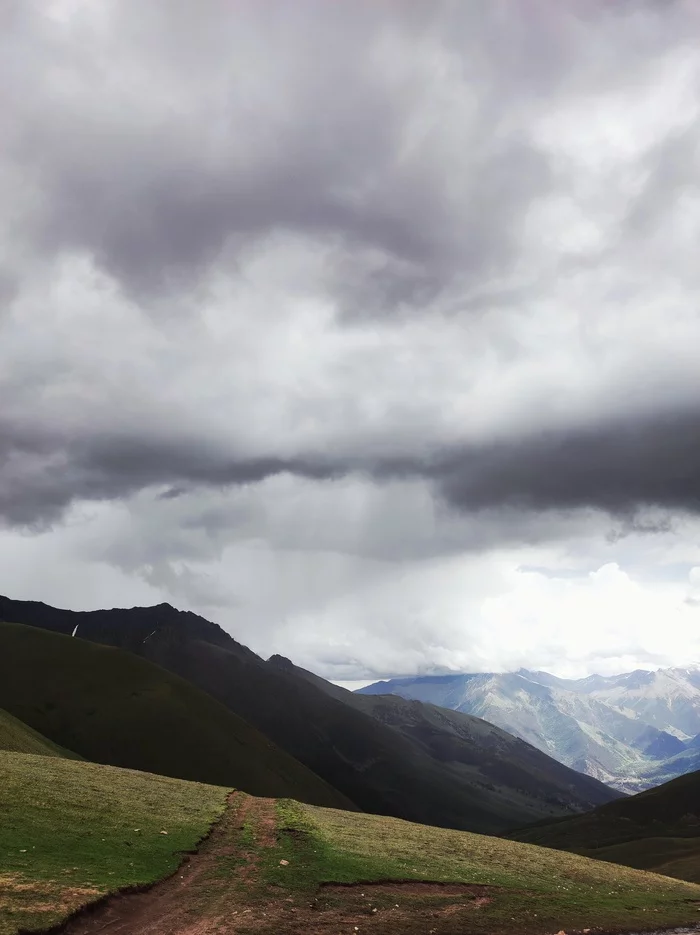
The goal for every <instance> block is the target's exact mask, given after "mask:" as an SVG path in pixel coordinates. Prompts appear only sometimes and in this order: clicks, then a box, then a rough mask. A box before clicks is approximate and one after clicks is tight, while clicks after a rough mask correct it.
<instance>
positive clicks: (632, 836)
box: [510, 772, 700, 883]
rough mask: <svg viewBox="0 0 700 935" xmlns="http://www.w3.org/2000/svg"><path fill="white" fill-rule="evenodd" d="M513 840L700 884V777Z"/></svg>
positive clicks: (689, 777) (679, 780) (693, 775)
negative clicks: (567, 851)
mask: <svg viewBox="0 0 700 935" xmlns="http://www.w3.org/2000/svg"><path fill="white" fill-rule="evenodd" d="M510 837H513V838H516V837H517V839H518V840H520V841H526V842H529V843H532V844H540V845H544V846H546V847H552V848H558V849H561V850H569V851H574V852H577V853H581V854H587V855H589V856H591V857H596V858H599V859H601V860H609V861H613V862H615V863H621V864H627V865H629V866H632V867H639V868H640V869H644V870H654V871H656V872H658V873H664V874H668V875H669V876H675V877H679V878H680V879H684V880H692V881H693V882H696V883H700V772H696V773H689V774H687V775H685V776H679V777H678V778H677V779H673V780H672V781H671V782H668V783H665V784H664V785H663V786H658V787H657V788H655V789H649V790H648V791H647V792H642V793H640V794H639V795H635V796H631V797H630V798H628V799H621V800H619V801H617V802H611V803H610V804H608V805H603V806H601V807H600V808H597V809H595V810H594V811H592V812H587V813H586V814H584V815H576V816H574V817H573V818H566V819H559V820H558V821H554V822H548V823H543V822H540V823H538V824H537V825H533V826H532V827H530V828H522V829H520V830H519V831H516V832H513V833H512V834H511V835H510Z"/></svg>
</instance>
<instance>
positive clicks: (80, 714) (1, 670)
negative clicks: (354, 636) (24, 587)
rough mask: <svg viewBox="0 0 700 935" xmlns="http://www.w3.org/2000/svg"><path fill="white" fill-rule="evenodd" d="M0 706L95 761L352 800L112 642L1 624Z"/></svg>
mask: <svg viewBox="0 0 700 935" xmlns="http://www.w3.org/2000/svg"><path fill="white" fill-rule="evenodd" d="M0 707H3V708H5V709H6V710H7V711H9V712H10V713H11V714H12V715H14V717H16V718H19V719H20V720H21V721H23V722H24V723H25V724H28V725H29V726H30V727H32V728H33V729H34V730H36V731H39V732H40V733H41V734H43V735H44V736H45V737H48V738H49V739H50V740H51V741H53V742H54V743H55V744H59V745H60V746H62V747H65V748H67V749H69V750H73V751H75V752H76V753H78V754H80V755H81V756H83V757H85V759H88V760H92V761H93V762H96V763H108V764H111V765H114V766H123V767H129V768H132V769H141V770H146V771H148V772H152V773H160V774H162V775H165V776H173V777H176V778H179V779H189V780H194V781H197V782H208V783H212V784H215V785H225V786H236V787H238V788H240V789H244V790H245V791H247V792H252V793H256V794H260V795H290V796H293V797H295V798H298V799H301V800H304V801H311V802H314V803H317V804H322V805H338V806H341V807H347V808H351V807H352V805H351V803H349V802H348V800H347V799H346V798H345V797H344V796H342V795H340V794H339V793H337V792H336V791H335V790H334V789H332V788H331V787H330V786H328V785H327V784H326V783H325V782H324V781H323V780H321V779H319V777H318V776H316V775H314V773H312V772H311V771H310V770H309V769H308V768H306V767H305V766H303V765H302V764H301V763H298V762H297V761H296V760H294V759H293V758H292V757H291V756H289V754H287V753H285V752H284V751H283V750H281V749H279V747H277V746H275V744H273V743H272V742H271V741H269V740H268V739H267V738H266V737H264V736H263V735H262V734H260V732H259V731H257V730H256V729H255V728H253V727H251V726H250V725H249V724H247V723H246V722H245V721H244V720H242V719H241V718H240V717H238V716H237V715H235V714H234V713H233V712H231V711H229V710H228V709H227V708H225V707H224V706H223V705H222V704H220V703H219V702H217V701H215V700H214V699H213V698H211V697H210V696H209V695H207V694H206V693H205V692H203V691H201V690H200V689H198V688H196V687H195V686H194V685H191V684H190V683H189V682H186V681H185V680H184V679H181V678H179V677H178V676H176V675H173V674H172V673H170V672H166V671H165V670H164V669H161V668H159V667H158V666H156V665H154V664H153V663H151V662H148V661H146V660H145V659H141V658H138V657H136V656H134V655H132V654H131V653H127V652H123V651H122V650H119V649H114V648H112V647H107V646H99V645H96V644H94V643H89V642H87V641H85V640H81V639H78V638H75V639H73V638H71V637H69V636H62V635H60V634H57V633H51V632H49V631H47V630H41V629H37V628H35V627H25V626H22V625H19V624H0Z"/></svg>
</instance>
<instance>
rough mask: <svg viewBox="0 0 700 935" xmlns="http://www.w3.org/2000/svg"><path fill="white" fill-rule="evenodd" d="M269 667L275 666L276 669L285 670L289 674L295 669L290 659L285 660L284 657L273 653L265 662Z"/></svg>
mask: <svg viewBox="0 0 700 935" xmlns="http://www.w3.org/2000/svg"><path fill="white" fill-rule="evenodd" d="M267 661H268V662H269V663H270V665H272V666H275V668H277V669H285V670H286V671H287V672H291V671H292V670H293V669H295V668H296V666H295V665H294V663H293V662H292V660H291V659H287V657H286V656H280V655H279V653H275V654H274V655H272V656H270V658H269V659H268V660H267Z"/></svg>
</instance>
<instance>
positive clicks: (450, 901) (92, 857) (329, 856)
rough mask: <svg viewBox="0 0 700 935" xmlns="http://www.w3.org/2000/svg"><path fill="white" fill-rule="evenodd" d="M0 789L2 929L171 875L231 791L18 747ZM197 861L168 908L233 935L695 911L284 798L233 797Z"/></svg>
mask: <svg viewBox="0 0 700 935" xmlns="http://www.w3.org/2000/svg"><path fill="white" fill-rule="evenodd" d="M0 789H2V797H1V799H0V802H1V805H0V866H1V867H2V875H0V935H17V932H18V930H19V929H29V930H31V929H32V928H38V929H44V928H45V927H47V926H49V925H51V924H54V923H56V922H58V921H59V920H61V919H62V918H64V917H65V916H66V915H67V914H68V913H70V911H71V910H73V909H75V908H76V907H78V906H80V905H82V904H84V903H86V902H90V901H92V900H95V899H97V898H99V896H101V895H102V894H104V893H107V892H110V891H113V890H117V889H122V888H124V887H129V886H138V885H143V884H147V883H149V882H152V881H154V880H157V879H160V878H162V877H164V876H166V875H168V874H169V873H171V872H172V871H174V870H175V868H176V867H177V865H178V863H179V861H180V859H181V855H182V853H183V852H184V851H190V850H192V849H193V848H194V847H195V845H196V843H197V841H198V840H200V839H201V838H202V837H203V836H204V835H205V834H206V832H207V830H208V829H209V827H210V826H211V824H212V822H213V821H214V820H215V819H216V818H217V816H219V815H221V814H222V812H223V809H224V803H225V797H226V791H227V790H225V789H223V788H219V787H213V786H206V785H199V784H195V783H189V782H181V781H178V780H175V779H169V778H165V777H163V776H155V775H149V774H147V773H139V772H135V771H131V770H123V769H116V768H113V767H108V766H99V765H96V764H92V763H84V762H75V761H71V760H65V759H61V758H59V757H39V756H33V755H27V754H17V753H0ZM163 831H167V834H165V835H164V834H162V833H161V832H163ZM204 855H205V856H204V858H203V859H204V860H205V864H204V866H203V868H202V871H201V872H200V874H199V875H195V876H194V877H193V878H192V879H193V880H194V881H195V882H194V883H193V884H192V886H191V888H189V889H184V890H183V889H181V886H180V885H178V886H176V887H174V888H171V889H170V890H169V891H168V892H169V896H168V899H169V900H170V901H169V902H168V904H167V905H168V909H169V910H170V909H172V910H173V911H174V913H175V915H174V916H173V917H174V918H178V919H179V920H185V922H186V923H187V925H192V924H195V923H197V924H200V925H201V926H203V927H207V926H209V927H210V928H211V926H214V927H216V925H220V924H221V923H222V920H224V919H226V918H231V917H232V916H233V914H234V913H237V914H239V916H238V921H237V925H238V926H239V927H238V928H237V931H240V932H241V933H248V932H251V933H252V932H255V933H257V935H272V933H273V932H274V933H275V935H280V933H285V932H288V933H292V932H295V933H298V932H300V931H321V930H323V931H344V930H349V931H352V930H360V926H359V925H358V921H359V922H360V923H362V926H363V927H362V931H374V932H375V933H379V932H381V933H382V935H399V933H401V935H419V933H420V935H425V933H427V932H431V931H432V932H434V933H439V935H457V933H463V932H464V931H469V932H470V933H472V935H487V933H492V932H494V931H498V932H500V933H502V935H544V933H551V932H557V931H559V930H561V929H565V930H567V931H572V930H582V929H584V928H590V929H592V930H593V931H598V932H600V931H606V932H615V931H630V930H636V931H643V930H644V929H660V928H664V927H670V926H678V925H684V924H685V925H687V924H689V923H693V922H697V920H698V917H699V916H698V909H699V908H700V886H695V885H693V884H690V883H685V882H681V881H678V880H672V879H669V878H667V877H661V876H658V875H655V874H649V873H644V872H640V871H636V870H632V869H629V868H626V867H619V866H616V865H613V864H610V863H604V862H600V861H593V860H589V859H587V858H585V857H581V856H578V855H574V854H563V853H560V852H556V851H553V850H549V849H545V848H540V847H533V846H530V845H526V844H521V843H519V842H513V841H507V840H503V839H501V838H493V837H487V836H484V835H478V834H472V833H469V832H459V831H451V830H447V829H441V828H434V827H428V826H425V825H418V824H413V823H411V822H406V821H402V820H400V819H395V818H386V817H382V816H377V815H367V814H358V813H356V812H344V811H340V810H337V809H329V808H321V807H316V806H309V805H303V804H300V803H299V802H296V801H293V800H289V799H282V800H277V801H276V802H274V801H273V800H269V799H255V798H252V797H250V796H246V795H243V794H241V793H237V796H236V799H235V804H234V805H233V806H232V807H231V808H230V809H229V810H228V812H227V814H226V816H225V817H224V818H223V820H222V822H221V824H220V825H219V826H218V828H217V831H216V834H215V836H214V837H212V838H211V839H210V841H209V842H208V843H207V844H206V845H205V848H204ZM285 862H286V863H285ZM420 882H424V883H429V884H431V885H430V886H427V887H426V886H424V887H421V886H419V885H417V884H419V883H420ZM333 884H335V886H334V885H333ZM338 884H340V885H338ZM373 884H374V885H373ZM407 884H410V885H407ZM437 884H452V889H450V888H449V887H445V886H441V885H437ZM455 885H457V886H455ZM469 887H471V889H470V888H469ZM154 895H155V894H154ZM124 905H125V904H122V906H124ZM121 911H122V912H123V911H125V910H124V909H123V910H121ZM126 911H128V906H126ZM178 913H179V914H178ZM465 913H467V915H465ZM369 916H376V918H374V920H373V922H372V928H371V929H370V928H369V926H367V928H365V925H364V923H365V922H367V921H368V918H369ZM169 918H171V917H170V916H169ZM467 922H468V924H465V923H467ZM183 924H184V922H183ZM355 925H358V929H355ZM350 926H351V927H350ZM175 929H177V930H178V931H179V930H180V929H179V928H178V927H177V925H176V926H175Z"/></svg>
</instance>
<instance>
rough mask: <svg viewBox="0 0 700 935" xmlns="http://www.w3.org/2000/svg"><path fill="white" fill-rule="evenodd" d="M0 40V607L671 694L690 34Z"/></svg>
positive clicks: (323, 668)
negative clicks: (201, 628) (174, 612)
mask: <svg viewBox="0 0 700 935" xmlns="http://www.w3.org/2000/svg"><path fill="white" fill-rule="evenodd" d="M0 18H1V20H2V22H1V23H0V25H1V28H0V113H1V114H2V117H1V118H0V203H1V204H2V214H1V216H0V593H4V594H6V595H8V596H10V597H14V598H22V599H36V600H44V601H47V602H49V603H53V604H56V605H59V606H64V607H72V608H75V609H90V608H96V607H110V606H132V605H135V604H150V603H159V602H161V601H168V602H169V603H172V604H174V605H175V606H177V607H181V608H187V609H192V610H195V611H197V612H199V613H202V614H203V615H205V616H207V617H209V618H210V619H213V620H215V621H217V622H218V623H220V624H222V625H223V626H224V627H225V628H226V629H227V630H229V631H230V632H231V633H232V634H233V635H234V636H235V637H236V638H238V639H239V640H241V641H242V642H245V643H247V644H248V645H250V646H251V647H252V648H253V649H255V650H256V651H258V652H260V653H262V654H263V655H266V656H267V655H269V654H271V653H272V652H280V653H283V654H285V655H288V656H290V657H291V658H293V659H294V660H295V661H296V662H298V663H299V664H301V665H304V666H307V667H308V668H311V669H313V670H315V671H317V672H319V673H320V674H322V675H325V676H327V677H330V678H334V679H367V678H374V677H385V676H390V675H400V674H412V673H414V672H430V671H443V670H446V669H457V670H482V671H483V670H490V669H500V670H503V669H511V668H517V667H519V666H521V665H524V666H529V667H536V668H544V669H549V670H550V671H555V672H559V673H561V674H565V675H566V674H570V675H578V674H581V675H582V674H586V673H588V672H591V671H600V672H604V673H611V672H617V671H622V670H626V669H629V668H634V667H637V666H643V667H655V666H660V665H668V664H686V663H690V662H697V661H700V263H698V243H699V242H700V240H699V238H700V185H699V183H700V163H699V162H698V156H699V151H698V144H699V141H700V120H699V119H698V118H699V111H700V46H699V45H698V42H697V36H698V30H699V29H700V4H698V3H697V2H695V0H686V2H683V0H676V2H673V0H670V2H669V0H666V2H662V0H655V2H652V0H649V2H643V0H637V2H625V0H585V2H584V0H580V2H579V0H576V2H575V0H566V2H560V0H508V2H502V0H489V2H482V0H454V2H447V0H445V2H442V0H430V2H427V0H420V2H419V0H402V2H401V3H398V2H394V3H390V2H383V0H379V2H377V0H367V2H364V0H352V2H351V0H347V2H337V3H336V2H334V3H329V2H327V0H315V2H314V0H295V2H293V3H292V2H288V0H249V2H248V0H236V2H230V0H220V2H218V0H196V2H195V0H148V2H147V3H144V2H143V0H114V2H110V0H101V2H100V3H97V4H96V3H93V2H90V0H70V2H67V0H61V2H49V0H16V2H15V0H9V2H5V3H3V5H2V12H0Z"/></svg>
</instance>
